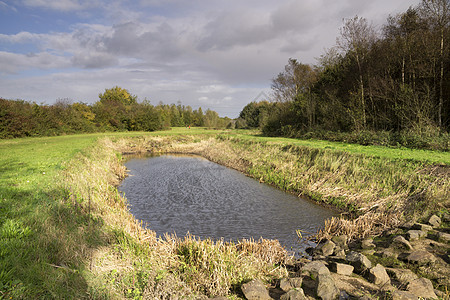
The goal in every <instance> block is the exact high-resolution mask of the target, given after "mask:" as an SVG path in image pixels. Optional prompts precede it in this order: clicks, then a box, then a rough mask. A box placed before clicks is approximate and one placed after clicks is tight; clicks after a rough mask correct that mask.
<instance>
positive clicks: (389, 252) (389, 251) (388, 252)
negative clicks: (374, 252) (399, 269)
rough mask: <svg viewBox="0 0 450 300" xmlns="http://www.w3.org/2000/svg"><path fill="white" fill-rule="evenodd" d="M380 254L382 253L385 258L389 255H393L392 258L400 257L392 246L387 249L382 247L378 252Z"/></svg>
mask: <svg viewBox="0 0 450 300" xmlns="http://www.w3.org/2000/svg"><path fill="white" fill-rule="evenodd" d="M378 255H380V256H381V257H383V258H389V257H392V258H395V259H396V258H397V257H398V254H397V253H396V252H395V251H394V249H392V248H385V249H382V250H380V251H379V252H378Z"/></svg>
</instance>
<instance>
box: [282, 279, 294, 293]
mask: <svg viewBox="0 0 450 300" xmlns="http://www.w3.org/2000/svg"><path fill="white" fill-rule="evenodd" d="M292 288H293V286H292V284H291V282H290V281H289V279H288V278H282V279H281V280H280V289H281V290H283V291H284V292H289V291H290V290H291V289H292Z"/></svg>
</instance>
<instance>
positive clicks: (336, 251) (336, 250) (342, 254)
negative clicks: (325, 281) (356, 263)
mask: <svg viewBox="0 0 450 300" xmlns="http://www.w3.org/2000/svg"><path fill="white" fill-rule="evenodd" d="M333 254H334V256H336V257H338V258H345V251H344V249H342V248H341V247H336V248H334V252H333Z"/></svg>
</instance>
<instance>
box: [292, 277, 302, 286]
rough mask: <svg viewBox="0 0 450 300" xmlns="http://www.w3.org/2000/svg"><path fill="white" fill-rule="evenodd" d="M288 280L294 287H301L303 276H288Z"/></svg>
mask: <svg viewBox="0 0 450 300" xmlns="http://www.w3.org/2000/svg"><path fill="white" fill-rule="evenodd" d="M289 282H290V283H291V285H292V287H293V288H294V289H298V288H301V287H302V282H303V278H302V277H293V278H289Z"/></svg>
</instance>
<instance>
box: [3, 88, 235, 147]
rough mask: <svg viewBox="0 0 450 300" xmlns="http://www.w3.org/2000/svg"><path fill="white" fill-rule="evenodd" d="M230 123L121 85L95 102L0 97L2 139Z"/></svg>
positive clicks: (211, 113)
mask: <svg viewBox="0 0 450 300" xmlns="http://www.w3.org/2000/svg"><path fill="white" fill-rule="evenodd" d="M229 123H230V119H228V118H220V117H219V115H218V114H217V112H215V111H212V110H209V109H208V110H206V112H203V111H202V108H201V107H200V108H198V109H196V110H193V109H192V108H191V107H190V106H184V105H182V104H181V103H180V102H179V103H178V104H177V105H175V104H171V105H168V104H162V103H160V104H158V105H157V106H153V105H152V104H150V102H149V101H147V100H144V101H141V102H138V101H137V96H134V95H131V94H130V92H129V91H128V90H126V89H123V88H121V87H118V86H115V87H113V88H110V89H105V92H104V93H101V94H99V101H97V102H96V103H94V104H93V105H89V104H86V103H82V102H77V103H71V102H70V100H68V99H60V100H58V101H57V102H56V103H55V104H53V105H43V104H42V105H39V104H36V103H30V102H27V101H23V100H6V99H0V138H16V137H26V136H53V135H62V134H73V133H91V132H104V131H154V130H161V129H167V128H170V127H180V126H181V127H182V126H205V127H208V128H221V127H225V126H226V125H228V124H229Z"/></svg>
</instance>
